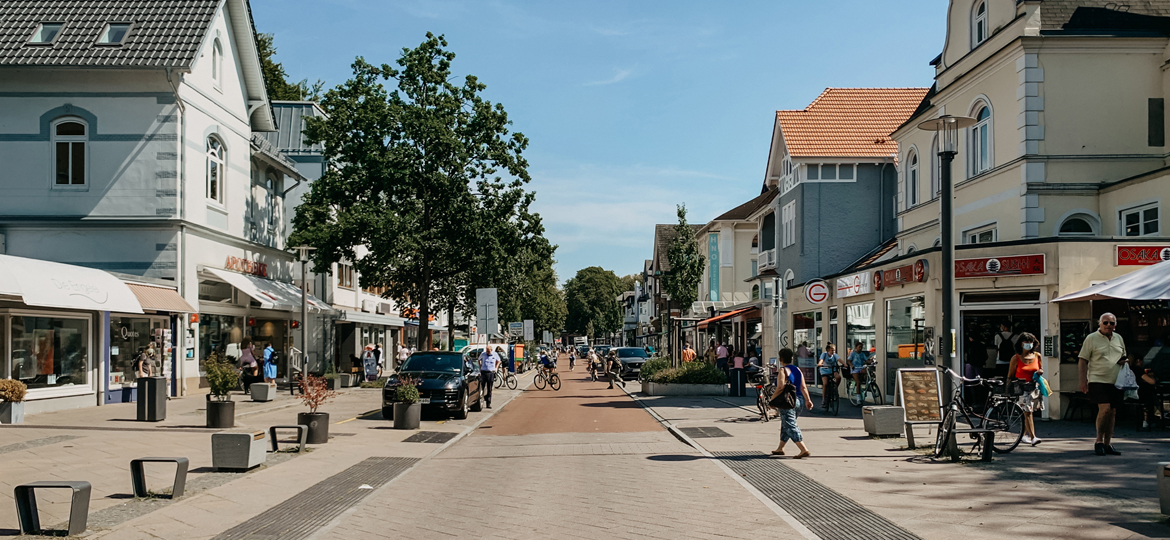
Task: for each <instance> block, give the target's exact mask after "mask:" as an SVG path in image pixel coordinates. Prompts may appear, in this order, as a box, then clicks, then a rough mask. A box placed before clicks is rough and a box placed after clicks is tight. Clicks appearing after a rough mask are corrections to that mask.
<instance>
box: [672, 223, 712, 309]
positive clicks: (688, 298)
mask: <svg viewBox="0 0 1170 540" xmlns="http://www.w3.org/2000/svg"><path fill="white" fill-rule="evenodd" d="M677 213H678V224H676V225H675V226H674V238H671V240H670V244H669V246H668V247H667V249H666V260H667V261H668V262H670V270H668V271H667V272H666V275H664V276H663V277H662V288H663V289H664V290H665V291H666V294H667V295H669V296H670V299H671V301H673V302H675V303H677V304H678V305H679V306H681V308H682V310H683V311H686V309H687V308H688V307H689V306H690V305H691V304H693V303H694V302H695V300H698V299H699V281H701V280H702V279H703V266H704V265H705V264H706V258H705V257H703V255H702V253H700V252H699V246H698V244H696V243H695V231H694V230H692V229H691V226H690V225H689V224H688V223H687V206H686V205H685V204H680V205H678V207H677Z"/></svg>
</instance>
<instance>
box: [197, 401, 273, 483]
mask: <svg viewBox="0 0 1170 540" xmlns="http://www.w3.org/2000/svg"><path fill="white" fill-rule="evenodd" d="M228 403H230V402H228ZM267 457H268V435H267V434H265V433H264V432H263V431H221V432H219V433H212V434H211V465H212V466H213V467H215V468H216V469H235V470H243V469H251V468H252V467H255V466H257V465H260V464H262V463H264V460H265V459H267Z"/></svg>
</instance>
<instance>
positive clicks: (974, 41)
mask: <svg viewBox="0 0 1170 540" xmlns="http://www.w3.org/2000/svg"><path fill="white" fill-rule="evenodd" d="M987 11H988V9H987V2H985V1H984V2H978V3H976V4H975V7H974V9H972V11H971V48H972V49H974V48H975V47H978V46H980V45H982V44H983V43H984V42H985V41H987V38H989V37H991V36H990V34H991V32H990V27H989V26H988V24H987ZM981 31H982V34H983V37H982V39H980V32H981Z"/></svg>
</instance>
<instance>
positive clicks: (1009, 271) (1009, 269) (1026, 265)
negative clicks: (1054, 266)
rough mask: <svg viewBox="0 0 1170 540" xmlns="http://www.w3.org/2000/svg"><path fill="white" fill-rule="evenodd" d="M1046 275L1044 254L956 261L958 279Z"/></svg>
mask: <svg viewBox="0 0 1170 540" xmlns="http://www.w3.org/2000/svg"><path fill="white" fill-rule="evenodd" d="M1043 273H1044V254H1043V253H1040V254H1036V255H1011V256H1008V257H982V258H978V259H959V260H957V261H955V277H956V278H960V279H961V278H981V277H1000V276H1032V275H1037V274H1043Z"/></svg>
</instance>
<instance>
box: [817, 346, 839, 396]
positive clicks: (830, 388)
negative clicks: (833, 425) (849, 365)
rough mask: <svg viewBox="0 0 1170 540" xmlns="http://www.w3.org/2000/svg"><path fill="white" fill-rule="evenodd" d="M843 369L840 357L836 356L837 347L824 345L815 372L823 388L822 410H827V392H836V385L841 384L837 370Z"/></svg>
mask: <svg viewBox="0 0 1170 540" xmlns="http://www.w3.org/2000/svg"><path fill="white" fill-rule="evenodd" d="M843 367H845V365H844V364H843V363H842V362H841V357H840V356H837V346H836V345H834V344H832V343H829V344H827V345H825V352H823V353H821V357H820V358H819V359H818V360H817V372H818V373H819V374H820V376H821V384H822V385H823V387H824V392H822V393H821V408H822V409H828V408H829V392H836V391H837V385H838V384H840V383H841V373H840V371H839V370H840V369H841V368H843ZM830 383H832V385H830Z"/></svg>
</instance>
